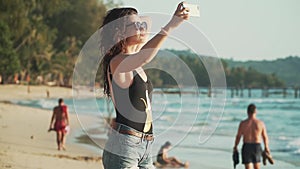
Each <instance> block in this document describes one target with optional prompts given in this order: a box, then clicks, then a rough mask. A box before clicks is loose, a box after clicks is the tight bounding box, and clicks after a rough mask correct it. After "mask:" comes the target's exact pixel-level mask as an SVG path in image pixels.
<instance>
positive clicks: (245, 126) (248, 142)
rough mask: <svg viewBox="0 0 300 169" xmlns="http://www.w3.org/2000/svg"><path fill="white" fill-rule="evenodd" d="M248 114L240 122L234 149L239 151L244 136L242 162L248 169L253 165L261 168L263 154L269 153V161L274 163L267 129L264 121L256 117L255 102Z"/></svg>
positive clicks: (248, 109) (250, 106)
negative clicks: (262, 145) (262, 144)
mask: <svg viewBox="0 0 300 169" xmlns="http://www.w3.org/2000/svg"><path fill="white" fill-rule="evenodd" d="M247 114H248V118H247V119H246V120H243V121H241V122H240V125H239V128H238V132H237V135H236V139H235V143H234V147H233V151H238V149H237V146H238V144H239V142H240V139H241V137H243V142H244V144H243V147H242V163H243V164H244V165H245V168H246V169H250V168H251V166H252V165H253V168H254V169H259V168H260V161H261V156H262V154H267V156H268V160H269V162H270V163H271V164H272V163H273V159H272V157H271V156H270V149H269V139H268V135H267V129H266V126H265V124H264V122H263V121H261V120H259V119H257V118H256V114H257V110H256V106H255V105H254V104H250V105H249V106H248V108H247ZM261 140H263V142H264V147H265V150H264V152H263V151H262V147H261Z"/></svg>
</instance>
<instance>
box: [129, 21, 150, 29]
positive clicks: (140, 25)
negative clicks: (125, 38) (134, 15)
mask: <svg viewBox="0 0 300 169" xmlns="http://www.w3.org/2000/svg"><path fill="white" fill-rule="evenodd" d="M131 25H134V26H135V29H136V30H140V31H141V30H147V28H148V25H147V22H132V23H130V24H128V25H126V26H131Z"/></svg>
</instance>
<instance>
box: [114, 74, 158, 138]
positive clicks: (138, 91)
mask: <svg viewBox="0 0 300 169" xmlns="http://www.w3.org/2000/svg"><path fill="white" fill-rule="evenodd" d="M133 75H134V78H133V81H132V84H131V85H130V86H129V87H128V88H121V87H120V86H119V85H118V84H116V83H115V82H114V80H113V79H112V74H111V73H110V79H111V82H112V88H113V94H114V100H115V110H116V115H117V116H116V122H117V123H121V124H124V125H127V126H129V127H132V128H134V129H136V130H138V131H141V132H143V129H144V126H145V122H146V118H147V113H146V106H151V105H150V104H151V103H150V102H151V100H152V90H153V86H152V83H151V81H150V80H149V78H147V82H145V81H144V80H143V79H142V78H141V77H140V75H139V74H138V73H137V72H136V71H135V70H134V71H133ZM151 113H152V112H151ZM147 133H148V134H150V133H151V134H152V133H153V132H152V124H151V128H150V130H149V131H148V132H147Z"/></svg>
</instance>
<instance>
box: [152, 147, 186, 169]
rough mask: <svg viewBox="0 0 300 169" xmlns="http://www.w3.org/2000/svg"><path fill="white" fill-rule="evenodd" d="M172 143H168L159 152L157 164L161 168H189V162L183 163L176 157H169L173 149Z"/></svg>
mask: <svg viewBox="0 0 300 169" xmlns="http://www.w3.org/2000/svg"><path fill="white" fill-rule="evenodd" d="M171 146H172V145H171V143H170V142H169V141H167V142H166V143H165V144H164V145H163V146H161V148H160V149H159V151H158V155H157V162H158V163H159V165H160V166H161V167H172V168H179V167H185V168H188V167H189V162H185V163H183V162H181V161H179V160H178V159H177V158H176V157H168V151H169V150H170V149H171Z"/></svg>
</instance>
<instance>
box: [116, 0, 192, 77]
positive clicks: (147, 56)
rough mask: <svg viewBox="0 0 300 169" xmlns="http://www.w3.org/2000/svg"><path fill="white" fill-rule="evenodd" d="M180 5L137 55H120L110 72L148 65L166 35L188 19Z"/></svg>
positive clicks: (122, 71) (121, 71)
mask: <svg viewBox="0 0 300 169" xmlns="http://www.w3.org/2000/svg"><path fill="white" fill-rule="evenodd" d="M184 10H186V9H185V8H182V3H180V4H179V5H178V6H177V9H176V11H175V14H174V16H173V17H172V19H171V20H170V22H169V23H168V24H167V25H166V26H165V27H164V28H163V29H162V31H160V32H159V33H158V34H156V35H155V36H154V37H153V38H152V39H150V40H149V41H148V42H147V43H146V44H145V45H144V46H143V47H142V48H141V50H140V51H139V52H138V53H135V54H131V55H129V56H124V55H122V54H120V55H119V56H117V57H115V58H114V59H113V60H112V70H113V72H117V73H124V72H130V71H132V70H135V69H137V68H138V67H142V66H144V65H145V64H147V63H149V62H150V61H151V60H152V59H153V58H154V57H155V56H156V54H157V52H158V51H159V49H160V47H161V46H162V44H163V42H164V41H165V40H166V39H167V34H168V33H169V32H170V31H171V30H173V29H175V28H176V27H177V26H179V25H180V24H181V23H182V22H183V21H184V20H187V19H188V17H189V16H188V14H184V13H183V11H184Z"/></svg>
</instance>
